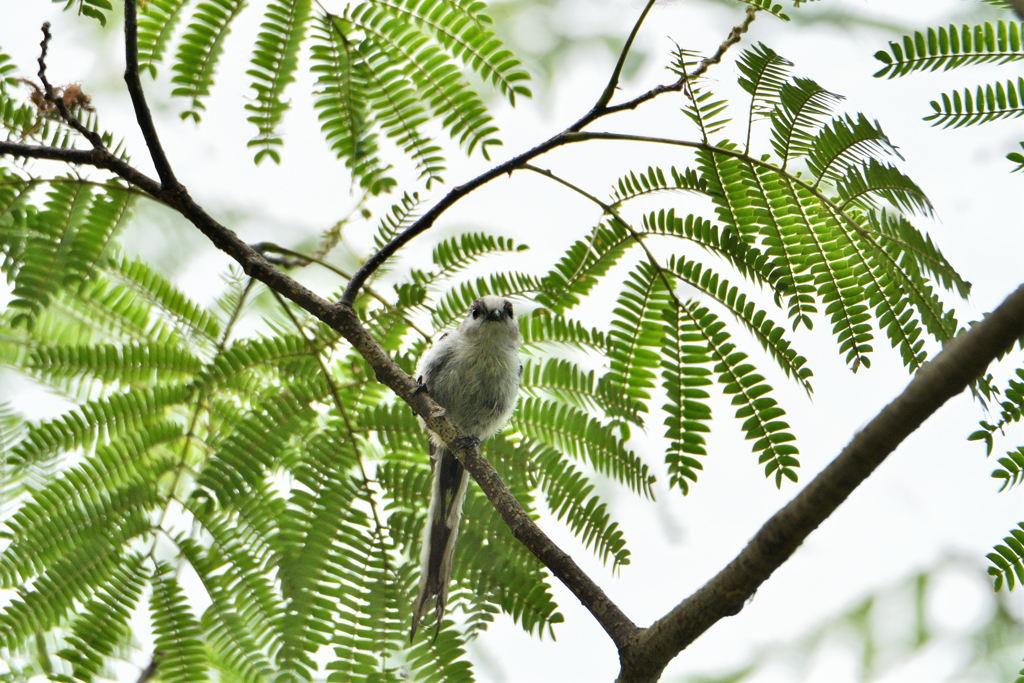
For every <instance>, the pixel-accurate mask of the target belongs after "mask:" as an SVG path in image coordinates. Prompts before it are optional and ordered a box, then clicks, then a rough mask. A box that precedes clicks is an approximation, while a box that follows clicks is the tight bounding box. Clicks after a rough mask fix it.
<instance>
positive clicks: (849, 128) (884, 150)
mask: <svg viewBox="0 0 1024 683" xmlns="http://www.w3.org/2000/svg"><path fill="white" fill-rule="evenodd" d="M887 155H892V156H895V157H898V158H899V159H903V157H902V156H901V155H900V153H899V152H898V151H897V150H896V148H895V147H894V146H893V144H892V143H891V142H889V138H888V137H886V135H885V133H883V132H882V128H881V127H880V126H879V124H878V122H877V121H869V120H868V119H867V117H866V116H864V114H858V115H857V118H856V120H855V119H854V118H853V117H851V116H848V115H847V116H837V117H836V118H834V119H832V121H831V123H830V124H826V125H824V126H822V127H821V130H819V131H818V135H817V137H816V138H815V140H814V144H813V146H812V148H811V150H810V152H809V153H808V155H807V166H808V167H809V168H810V170H811V174H812V175H813V176H814V178H815V183H816V184H817V183H821V182H822V181H829V182H835V181H836V180H837V179H839V178H841V177H842V171H843V169H845V168H848V167H849V166H853V165H855V164H857V163H859V162H863V161H865V160H867V159H869V158H870V159H874V158H880V157H883V156H887Z"/></svg>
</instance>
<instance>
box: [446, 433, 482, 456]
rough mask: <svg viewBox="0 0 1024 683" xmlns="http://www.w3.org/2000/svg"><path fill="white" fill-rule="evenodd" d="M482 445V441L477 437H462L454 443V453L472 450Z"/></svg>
mask: <svg viewBox="0 0 1024 683" xmlns="http://www.w3.org/2000/svg"><path fill="white" fill-rule="evenodd" d="M479 445H480V439H478V438H476V437H475V436H460V437H459V438H457V439H455V441H452V451H453V452H455V453H458V452H459V451H461V450H464V449H466V448H472V447H474V446H479Z"/></svg>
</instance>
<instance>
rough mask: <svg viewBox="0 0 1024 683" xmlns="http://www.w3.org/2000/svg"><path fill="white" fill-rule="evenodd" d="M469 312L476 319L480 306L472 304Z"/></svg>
mask: <svg viewBox="0 0 1024 683" xmlns="http://www.w3.org/2000/svg"><path fill="white" fill-rule="evenodd" d="M469 312H470V313H471V314H473V320H476V319H477V318H479V317H480V307H479V306H474V307H473V308H471V309H469Z"/></svg>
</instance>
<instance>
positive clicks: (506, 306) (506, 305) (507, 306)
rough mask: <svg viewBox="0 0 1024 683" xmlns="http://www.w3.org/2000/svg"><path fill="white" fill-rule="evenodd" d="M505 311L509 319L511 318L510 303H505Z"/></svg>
mask: <svg viewBox="0 0 1024 683" xmlns="http://www.w3.org/2000/svg"><path fill="white" fill-rule="evenodd" d="M505 312H506V313H508V317H509V320H511V319H512V304H505Z"/></svg>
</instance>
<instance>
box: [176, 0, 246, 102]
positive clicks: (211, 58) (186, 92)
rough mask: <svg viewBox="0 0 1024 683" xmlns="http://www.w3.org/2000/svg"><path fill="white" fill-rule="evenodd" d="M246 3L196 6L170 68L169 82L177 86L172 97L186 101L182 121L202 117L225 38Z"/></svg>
mask: <svg viewBox="0 0 1024 683" xmlns="http://www.w3.org/2000/svg"><path fill="white" fill-rule="evenodd" d="M245 4H246V2H245V0H201V1H200V2H199V3H198V4H197V5H196V9H195V13H194V14H193V15H192V17H191V19H190V21H189V24H188V26H187V27H186V28H185V33H184V34H183V35H182V36H181V42H180V43H179V44H178V51H177V53H176V54H175V58H174V65H173V66H172V67H171V70H172V71H173V72H174V76H173V77H172V78H171V83H174V84H175V85H176V86H177V87H175V88H174V89H173V90H172V91H171V94H172V95H175V96H178V97H184V98H187V99H188V104H187V105H186V108H185V111H183V112H182V113H181V118H183V119H188V118H191V119H192V120H194V121H196V122H198V121H199V120H200V119H201V118H202V114H201V112H202V111H204V110H205V109H206V104H205V102H204V100H205V99H206V98H207V97H208V96H209V95H210V88H212V87H213V77H214V73H215V71H216V68H217V62H218V60H219V59H220V56H221V53H222V52H223V51H224V39H225V38H227V35H228V33H229V31H230V27H231V22H233V21H234V20H235V19H236V18H237V17H238V15H239V13H240V12H241V11H242V9H243V8H244V7H245Z"/></svg>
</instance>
